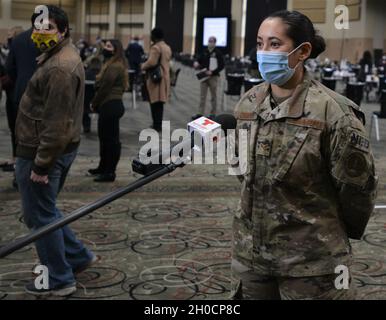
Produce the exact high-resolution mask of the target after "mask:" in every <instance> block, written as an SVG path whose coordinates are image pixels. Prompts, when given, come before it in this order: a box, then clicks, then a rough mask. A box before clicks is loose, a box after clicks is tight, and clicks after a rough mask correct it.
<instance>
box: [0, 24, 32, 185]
mask: <svg viewBox="0 0 386 320" xmlns="http://www.w3.org/2000/svg"><path fill="white" fill-rule="evenodd" d="M22 32H23V29H22V28H20V27H14V28H11V29H10V30H9V31H8V39H7V46H8V50H9V51H8V57H7V60H6V63H5V75H3V76H2V77H1V82H2V84H3V89H4V90H5V93H6V97H7V100H6V103H5V108H6V112H7V120H8V127H9V131H10V133H11V143H12V160H11V161H8V162H5V163H3V164H1V165H0V167H2V169H3V171H5V172H14V171H15V152H16V143H15V123H16V116H17V108H18V105H19V101H20V97H21V95H20V94H19V93H18V92H17V91H16V89H17V88H16V83H15V81H16V77H15V74H14V70H13V66H14V50H11V48H12V42H13V41H14V39H15V38H16V37H17V36H18V35H20V33H22ZM23 40H24V39H23ZM19 43H20V41H19ZM26 58H27V61H28V57H26ZM35 58H36V55H35ZM35 65H36V63H35ZM24 89H25V87H24ZM16 96H18V101H16ZM14 185H15V183H14Z"/></svg>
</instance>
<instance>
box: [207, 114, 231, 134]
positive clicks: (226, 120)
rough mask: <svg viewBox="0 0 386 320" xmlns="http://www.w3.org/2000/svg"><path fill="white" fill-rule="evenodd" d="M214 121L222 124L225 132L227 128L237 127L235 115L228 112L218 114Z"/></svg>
mask: <svg viewBox="0 0 386 320" xmlns="http://www.w3.org/2000/svg"><path fill="white" fill-rule="evenodd" d="M213 121H215V122H217V123H218V124H220V125H221V129H222V130H223V131H225V132H227V130H232V129H236V126H237V120H236V118H235V117H234V116H233V115H231V114H227V113H224V114H220V115H218V116H216V118H215V119H214V120H213Z"/></svg>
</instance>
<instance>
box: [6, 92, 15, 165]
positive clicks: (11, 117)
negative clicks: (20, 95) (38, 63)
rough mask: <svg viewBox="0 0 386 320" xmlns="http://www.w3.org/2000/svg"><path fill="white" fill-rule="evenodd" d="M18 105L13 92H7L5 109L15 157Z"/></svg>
mask: <svg viewBox="0 0 386 320" xmlns="http://www.w3.org/2000/svg"><path fill="white" fill-rule="evenodd" d="M17 107H18V106H17V105H15V102H14V99H13V91H8V92H7V101H6V103H5V109H6V112H7V120H8V127H9V131H10V132H11V142H12V155H13V157H15V156H16V155H15V154H16V139H15V126H16V118H17Z"/></svg>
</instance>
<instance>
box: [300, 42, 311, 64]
mask: <svg viewBox="0 0 386 320" xmlns="http://www.w3.org/2000/svg"><path fill="white" fill-rule="evenodd" d="M311 52H312V45H311V43H310V42H304V43H303V44H302V46H301V47H300V55H299V60H300V61H305V60H307V59H308V58H309V57H310V55H311Z"/></svg>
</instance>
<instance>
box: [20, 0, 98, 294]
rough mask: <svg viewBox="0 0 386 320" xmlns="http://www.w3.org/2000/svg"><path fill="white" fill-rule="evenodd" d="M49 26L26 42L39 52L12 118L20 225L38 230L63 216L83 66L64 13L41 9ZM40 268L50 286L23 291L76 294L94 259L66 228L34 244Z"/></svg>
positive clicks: (79, 120)
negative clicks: (78, 281)
mask: <svg viewBox="0 0 386 320" xmlns="http://www.w3.org/2000/svg"><path fill="white" fill-rule="evenodd" d="M46 7H47V9H48V13H49V25H47V26H45V27H46V28H43V27H41V28H39V29H37V28H35V29H34V31H33V32H32V35H31V38H32V41H33V42H34V43H35V45H36V48H37V49H39V50H40V51H41V52H42V54H41V55H40V56H39V57H38V68H37V70H36V71H35V73H34V75H33V76H32V78H31V80H30V81H29V83H28V86H27V89H26V90H25V93H24V95H23V97H22V99H21V102H20V106H19V112H18V116H17V120H16V144H17V148H16V155H17V159H16V179H17V183H18V186H19V191H20V195H21V200H22V208H23V214H24V221H25V223H26V225H27V226H28V228H29V229H30V230H37V229H40V228H42V227H45V226H46V225H48V224H51V223H53V222H54V221H57V220H58V219H60V218H63V214H62V212H61V211H60V210H59V209H58V207H57V205H56V204H57V197H58V194H59V193H60V191H61V189H62V187H63V185H64V183H65V180H66V177H67V174H68V172H69V171H70V168H71V165H72V163H73V161H74V159H75V158H76V155H77V150H78V147H79V144H80V132H81V126H82V111H83V100H84V68H83V64H82V60H81V59H80V57H79V54H78V52H77V50H76V48H75V47H74V46H73V45H72V42H71V38H70V31H69V22H68V17H67V14H66V13H65V12H64V11H63V10H62V9H60V8H58V7H56V6H52V5H47V6H46ZM35 245H36V250H37V253H38V256H39V260H40V264H42V265H44V266H46V267H47V268H48V271H49V288H40V287H39V288H38V287H36V285H35V281H31V283H29V284H27V285H26V287H25V289H26V292H27V293H30V294H33V295H37V296H44V295H50V294H52V295H55V296H68V295H71V294H72V293H74V292H75V291H76V280H75V276H74V274H76V273H77V272H79V270H83V269H84V268H87V267H88V266H89V265H90V264H91V263H92V262H94V261H95V259H96V257H95V255H94V254H93V253H92V252H90V251H89V250H88V249H87V248H86V247H85V246H84V245H83V243H82V242H81V241H79V240H78V239H77V238H76V236H75V234H74V232H73V231H72V230H71V228H70V227H68V226H65V227H63V228H61V229H59V230H56V231H53V232H51V233H49V234H47V235H45V236H44V237H42V238H41V239H39V240H37V241H36V242H35Z"/></svg>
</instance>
